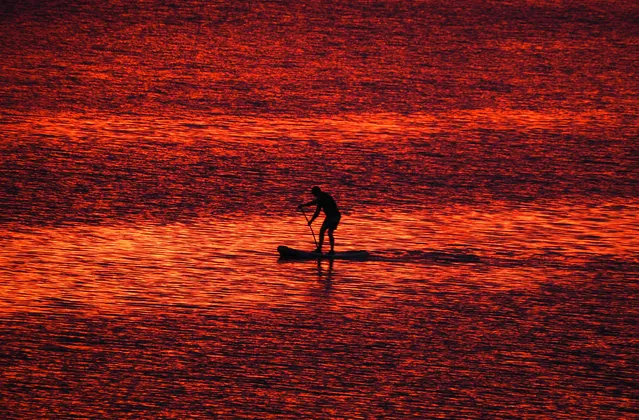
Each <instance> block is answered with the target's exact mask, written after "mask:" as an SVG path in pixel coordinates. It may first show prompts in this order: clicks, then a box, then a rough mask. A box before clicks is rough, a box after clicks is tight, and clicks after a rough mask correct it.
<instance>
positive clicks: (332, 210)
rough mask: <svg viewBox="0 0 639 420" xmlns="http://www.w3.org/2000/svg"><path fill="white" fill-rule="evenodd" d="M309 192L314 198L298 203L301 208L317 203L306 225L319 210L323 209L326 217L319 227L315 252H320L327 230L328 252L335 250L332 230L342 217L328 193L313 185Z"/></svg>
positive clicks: (313, 218) (315, 216)
mask: <svg viewBox="0 0 639 420" xmlns="http://www.w3.org/2000/svg"><path fill="white" fill-rule="evenodd" d="M311 193H312V194H313V195H314V196H315V200H313V201H309V202H308V203H305V204H300V205H299V206H298V208H299V209H300V210H301V209H302V207H309V206H315V205H317V208H316V209H315V213H313V217H311V220H309V222H308V225H309V226H310V225H311V224H312V223H313V221H314V220H315V219H316V218H317V216H319V213H320V210H322V211H324V215H325V216H326V218H325V219H324V223H322V227H321V228H320V237H319V243H318V244H317V249H316V251H317V252H322V244H323V243H324V234H325V233H326V232H327V231H328V240H329V242H330V244H331V250H330V251H329V253H331V254H332V253H334V252H335V238H334V237H333V232H334V231H335V229H337V225H339V221H340V219H341V218H342V215H341V214H340V212H339V210H338V208H337V203H336V202H335V199H333V197H331V195H330V194H328V193H326V192H324V191H322V190H321V189H320V187H317V186H316V187H313V188H312V189H311Z"/></svg>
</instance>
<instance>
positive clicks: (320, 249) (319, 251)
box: [313, 248, 322, 254]
mask: <svg viewBox="0 0 639 420" xmlns="http://www.w3.org/2000/svg"><path fill="white" fill-rule="evenodd" d="M313 252H318V253H320V254H321V253H322V248H315V251H313Z"/></svg>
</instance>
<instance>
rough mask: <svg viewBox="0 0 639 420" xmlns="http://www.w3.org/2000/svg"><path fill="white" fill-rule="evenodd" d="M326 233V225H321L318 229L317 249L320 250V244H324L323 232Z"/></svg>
mask: <svg viewBox="0 0 639 420" xmlns="http://www.w3.org/2000/svg"><path fill="white" fill-rule="evenodd" d="M325 233H326V226H324V225H322V227H321V228H320V231H319V237H320V238H319V244H317V251H318V252H322V245H323V244H324V234H325Z"/></svg>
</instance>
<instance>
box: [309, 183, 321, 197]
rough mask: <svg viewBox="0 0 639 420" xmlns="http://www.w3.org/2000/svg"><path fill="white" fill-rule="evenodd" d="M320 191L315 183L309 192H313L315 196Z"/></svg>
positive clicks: (317, 195)
mask: <svg viewBox="0 0 639 420" xmlns="http://www.w3.org/2000/svg"><path fill="white" fill-rule="evenodd" d="M321 192H322V190H321V189H320V187H318V186H317V185H316V186H314V187H313V188H311V194H313V195H314V196H315V197H319V195H320V193H321Z"/></svg>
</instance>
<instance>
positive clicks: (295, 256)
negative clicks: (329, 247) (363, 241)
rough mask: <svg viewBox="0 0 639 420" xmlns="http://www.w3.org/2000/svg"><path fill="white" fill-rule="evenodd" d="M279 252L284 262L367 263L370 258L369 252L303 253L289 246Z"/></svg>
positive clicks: (278, 250) (283, 247)
mask: <svg viewBox="0 0 639 420" xmlns="http://www.w3.org/2000/svg"><path fill="white" fill-rule="evenodd" d="M277 252H279V253H280V259H282V260H318V259H327V260H328V259H332V260H355V261H365V260H367V259H368V258H369V257H370V254H369V253H368V251H341V252H335V253H333V254H330V253H321V252H314V251H311V252H309V251H302V250H299V249H295V248H289V247H287V246H283V245H281V246H278V247H277Z"/></svg>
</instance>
